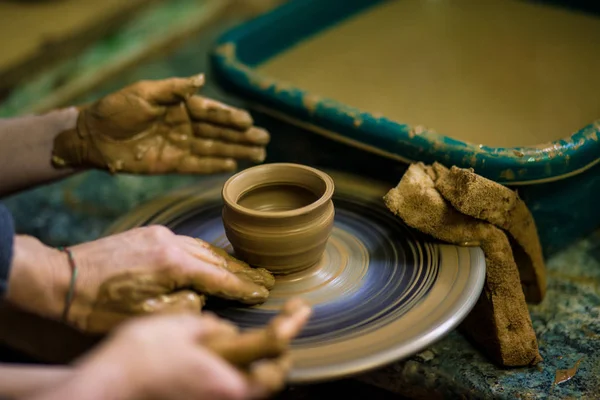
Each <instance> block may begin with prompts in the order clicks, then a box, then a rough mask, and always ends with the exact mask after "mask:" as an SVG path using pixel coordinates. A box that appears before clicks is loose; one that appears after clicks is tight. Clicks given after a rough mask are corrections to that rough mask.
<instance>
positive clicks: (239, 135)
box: [192, 122, 271, 146]
mask: <svg viewBox="0 0 600 400" xmlns="http://www.w3.org/2000/svg"><path fill="white" fill-rule="evenodd" d="M192 126H193V128H194V135H196V136H197V137H201V138H205V139H218V140H222V141H224V142H229V143H242V144H253V145H256V146H266V145H267V144H269V142H270V141H271V135H269V132H267V131H266V130H264V129H262V128H257V127H255V126H253V127H251V128H249V129H246V130H243V131H239V130H234V129H229V128H225V127H222V126H218V125H214V124H209V123H206V122H198V123H195V124H193V125H192Z"/></svg>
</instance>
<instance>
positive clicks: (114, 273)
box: [7, 226, 274, 333]
mask: <svg viewBox="0 0 600 400" xmlns="http://www.w3.org/2000/svg"><path fill="white" fill-rule="evenodd" d="M71 251H72V254H73V257H74V260H75V263H76V265H77V267H78V274H77V276H76V280H75V286H74V288H75V291H74V296H73V301H72V303H71V306H70V309H69V313H68V315H67V321H66V322H67V323H69V324H71V325H73V326H75V327H77V328H79V329H81V330H84V331H88V332H93V333H104V332H107V331H109V330H110V329H112V328H113V327H114V326H116V325H117V324H119V323H120V322H121V321H123V320H124V319H126V318H128V317H131V316H133V315H139V314H148V313H166V312H173V311H179V310H191V311H195V312H199V311H200V310H201V308H202V306H203V305H204V302H205V298H204V295H208V296H218V297H221V298H225V299H229V300H235V301H240V302H243V303H245V304H257V303H261V302H263V301H265V300H266V299H267V297H268V295H269V290H268V289H270V288H272V287H273V284H274V278H273V276H272V275H271V274H270V273H269V272H267V271H266V270H264V269H253V268H251V267H249V266H248V265H247V264H244V263H242V262H240V261H237V260H235V259H234V258H233V257H230V256H228V255H226V254H223V253H222V252H221V251H219V250H218V249H215V248H213V247H212V246H210V245H208V244H207V243H205V242H203V241H200V240H197V239H193V238H190V237H187V236H180V235H175V234H174V233H172V232H171V231H170V230H168V229H167V228H165V227H161V226H151V227H144V228H137V229H133V230H130V231H127V232H124V233H121V234H118V235H114V236H109V237H106V238H102V239H100V240H96V241H92V242H88V243H84V244H81V245H77V246H74V247H72V248H71ZM70 281H71V271H70V268H69V263H68V258H67V256H66V254H65V253H62V252H59V251H58V250H55V249H50V248H48V247H46V246H44V245H43V244H41V243H40V242H39V241H37V240H36V239H33V238H29V237H17V238H16V242H15V256H14V261H13V266H12V268H11V276H10V279H9V287H8V291H7V299H8V300H9V301H12V302H13V303H14V304H15V305H17V306H19V307H21V308H23V309H26V310H28V311H30V312H33V313H37V314H40V315H43V316H46V317H50V318H60V317H61V313H62V311H63V309H64V307H65V299H66V295H67V293H68V288H69V284H70Z"/></svg>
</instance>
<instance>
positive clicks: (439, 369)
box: [6, 21, 600, 399]
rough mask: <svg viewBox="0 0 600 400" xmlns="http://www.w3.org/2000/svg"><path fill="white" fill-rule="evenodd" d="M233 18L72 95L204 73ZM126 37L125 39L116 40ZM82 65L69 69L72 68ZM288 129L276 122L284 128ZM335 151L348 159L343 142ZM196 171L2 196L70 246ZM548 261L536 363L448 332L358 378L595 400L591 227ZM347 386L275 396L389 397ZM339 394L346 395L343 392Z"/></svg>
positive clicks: (284, 145)
mask: <svg viewBox="0 0 600 400" xmlns="http://www.w3.org/2000/svg"><path fill="white" fill-rule="evenodd" d="M233 22H235V21H228V22H226V23H224V26H221V27H220V28H219V30H215V31H211V32H209V33H207V34H205V35H204V36H203V37H201V38H197V39H194V40H191V41H189V42H188V43H187V44H185V45H182V47H180V48H179V49H178V50H177V51H175V52H174V53H172V54H170V55H168V56H165V57H162V58H160V59H159V60H156V61H153V62H147V63H145V64H142V65H140V66H139V67H138V68H136V69H134V70H132V71H131V72H130V73H128V74H122V75H121V76H119V77H118V79H115V80H113V81H111V82H109V83H107V84H106V85H105V86H104V87H103V88H101V90H99V91H98V92H96V93H92V94H90V95H89V96H87V97H86V98H84V99H80V100H81V101H87V100H90V99H93V98H95V97H98V96H100V95H102V94H104V93H107V92H109V91H111V90H114V89H116V88H119V87H120V86H122V85H124V84H127V83H130V82H133V81H135V80H138V79H148V78H162V77H167V76H171V75H183V76H185V75H191V74H193V73H197V72H198V71H206V70H207V60H206V53H207V51H208V47H209V45H210V43H212V41H213V40H214V38H215V37H216V36H217V35H218V34H219V32H220V31H221V29H224V28H225V27H226V26H227V25H230V24H231V23H233ZM136 40H139V37H138V38H136ZM131 45H132V43H123V44H122V46H131ZM72 68H74V69H76V68H77V66H76V65H73V66H72ZM84 72H85V71H77V74H81V73H84ZM209 79H210V75H209ZM204 93H205V94H207V95H210V96H213V97H218V98H222V99H227V98H226V97H225V96H224V94H223V93H221V91H219V90H218V89H217V88H215V87H213V86H210V85H209V86H208V87H207V88H206V90H205V91H204ZM39 95H40V96H44V95H45V93H44V92H40V93H39ZM229 100H230V99H229ZM288 133H289V131H287V130H286V131H285V134H286V135H288ZM282 134H283V133H282ZM289 135H290V136H286V137H285V140H276V141H274V144H273V146H272V147H271V148H270V153H271V154H274V155H276V158H279V159H281V158H286V157H290V158H289V159H291V160H293V161H302V160H313V159H312V158H311V157H314V153H315V152H314V149H315V148H316V149H319V150H320V151H323V155H322V157H321V159H322V160H323V162H324V163H326V164H332V163H333V164H335V163H336V159H335V158H336V157H333V155H332V152H331V151H329V152H327V150H328V149H330V148H331V146H330V145H327V143H326V142H324V141H323V139H320V138H318V137H316V136H310V135H308V136H307V135H304V136H302V135H299V136H294V135H292V134H291V133H289ZM290 149H291V150H290ZM311 149H312V150H313V151H312V152H311ZM292 150H293V151H292ZM338 150H339V149H338ZM299 152H301V153H302V154H304V153H306V154H307V155H306V156H297V155H294V156H293V158H292V156H288V155H286V154H287V153H293V154H300V153H299ZM309 153H310V156H309ZM337 154H344V155H345V156H347V157H354V155H353V154H354V153H353V152H352V151H350V150H344V152H338V153H337ZM303 157H304V158H303ZM356 157H361V156H360V155H358V154H357V155H356ZM317 161H319V160H317ZM350 161H352V160H350ZM353 164H355V165H359V166H360V167H361V168H362V169H363V172H364V170H365V169H369V170H371V171H374V170H376V169H377V168H375V166H377V165H378V164H377V162H375V161H373V162H372V163H370V164H367V163H366V162H363V161H354V162H353ZM384 164H385V163H384ZM397 170H399V168H397ZM378 171H379V173H381V171H386V174H387V175H385V176H384V178H385V179H387V180H388V181H389V182H390V185H392V184H394V183H395V182H397V181H398V180H399V178H400V175H399V172H398V171H395V172H394V170H393V169H392V168H391V167H390V166H387V167H386V168H383V169H381V168H379V169H378ZM199 179H202V178H198V177H134V176H118V177H111V176H109V175H108V174H105V173H102V172H90V173H86V174H82V175H79V176H75V177H73V178H70V179H67V180H65V181H63V182H59V183H56V184H53V185H49V186H47V187H43V188H39V189H36V190H33V191H30V192H26V193H23V194H20V195H18V196H16V197H13V198H11V199H7V201H6V202H7V205H8V206H9V208H10V209H11V210H12V211H13V212H14V214H15V218H16V220H17V225H18V229H19V230H20V231H21V232H22V233H28V234H32V235H36V236H37V237H39V238H40V239H42V240H43V241H45V242H46V243H48V244H51V245H63V244H73V243H77V242H81V241H86V240H92V239H94V238H96V237H98V236H99V235H101V233H102V232H103V231H104V230H105V229H106V228H107V227H108V225H109V224H110V223H111V222H112V221H114V220H115V219H116V218H118V217H119V216H121V215H123V214H124V213H126V212H127V211H129V210H131V209H132V208H133V207H135V206H137V205H138V204H140V203H141V202H143V201H145V200H147V199H150V198H153V197H155V196H157V195H160V194H162V193H165V192H168V191H170V190H173V189H174V188H176V187H180V186H182V185H186V184H189V183H191V182H195V181H197V180H199ZM548 269H549V273H550V279H549V290H548V295H547V298H546V299H545V301H544V302H543V304H541V305H540V306H535V307H532V308H531V313H532V316H533V321H534V326H535V329H536V332H537V334H538V337H539V340H540V346H541V353H542V355H543V357H544V362H543V363H542V364H541V365H539V367H537V368H532V369H516V370H503V369H499V368H497V367H495V366H493V365H492V364H490V363H488V362H487V360H486V359H485V358H483V357H482V356H481V355H480V354H479V353H478V352H477V351H476V350H474V349H473V347H472V346H470V345H469V344H468V343H467V342H466V341H465V339H464V338H463V337H462V336H461V335H459V334H457V333H452V334H451V335H449V336H448V337H447V338H445V339H444V340H442V341H441V342H439V343H438V344H436V345H434V346H433V347H432V348H430V349H428V350H426V351H424V352H422V353H421V354H419V355H418V356H415V357H413V358H411V359H410V360H408V361H404V362H401V363H398V364H396V365H393V366H389V367H387V368H384V369H382V370H380V371H374V372H371V373H369V374H366V375H364V376H362V377H360V380H361V381H362V382H368V383H371V384H375V385H377V386H380V387H382V388H386V389H387V390H389V391H393V392H395V393H398V394H402V395H405V396H407V397H420V398H429V399H430V398H443V397H446V398H451V399H453V398H486V399H487V398H497V399H515V398H521V399H569V398H570V399H594V398H599V396H600V294H599V293H600V234H596V235H593V236H591V237H589V238H587V239H586V240H583V241H581V242H578V243H576V244H575V245H574V246H572V247H570V248H568V249H566V250H564V251H563V252H561V253H560V254H558V255H556V256H555V257H554V258H553V259H551V260H549V262H548ZM578 360H581V362H580V364H579V370H578V371H577V373H576V374H575V376H574V377H573V378H572V379H570V380H568V381H566V382H563V383H561V384H558V385H553V381H554V377H555V373H556V371H557V370H560V369H568V368H570V367H572V366H573V365H574V364H575V363H576V362H577V361H578ZM354 385H357V384H356V383H352V382H351V383H348V382H339V383H337V384H334V385H324V386H322V385H319V386H311V387H299V388H291V389H290V390H288V391H287V392H286V393H284V394H283V395H282V396H281V398H298V399H300V398H311V399H316V398H321V397H320V396H321V395H318V394H316V393H321V394H324V393H326V392H327V388H329V389H331V390H333V392H332V394H333V393H335V394H336V395H340V394H341V393H342V392H344V393H350V394H358V395H357V396H356V398H369V397H371V398H388V397H389V396H386V395H384V394H383V392H380V391H376V390H375V389H373V391H372V392H369V391H368V390H366V391H365V389H364V387H365V386H354ZM358 387H360V390H359V389H357V388H358ZM344 388H345V389H344ZM436 395H437V397H436ZM347 397H348V398H350V395H348V396H347ZM328 398H329V397H328ZM389 398H391V397H389Z"/></svg>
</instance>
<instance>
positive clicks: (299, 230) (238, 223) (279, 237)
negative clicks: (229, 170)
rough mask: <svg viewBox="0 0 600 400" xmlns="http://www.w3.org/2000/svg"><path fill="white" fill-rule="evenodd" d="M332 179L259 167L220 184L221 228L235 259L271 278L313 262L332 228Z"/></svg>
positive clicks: (285, 167)
mask: <svg viewBox="0 0 600 400" xmlns="http://www.w3.org/2000/svg"><path fill="white" fill-rule="evenodd" d="M333 192H334V183H333V179H332V178H331V177H330V176H329V175H327V174H326V173H324V172H322V171H319V170H317V169H315V168H311V167H307V166H304V165H299V164H286V163H276V164H263V165H259V166H256V167H252V168H248V169H246V170H244V171H241V172H239V173H237V174H236V175H234V176H232V177H231V178H230V179H229V180H228V181H227V182H225V185H224V186H223V192H222V196H223V201H224V203H225V205H224V207H223V225H224V227H225V234H226V235H227V238H228V239H229V241H230V242H231V245H232V246H233V249H234V251H235V255H236V257H237V258H240V259H242V260H244V261H246V262H247V263H248V264H250V265H252V266H254V267H263V268H266V269H268V270H269V271H271V272H272V273H274V274H289V273H294V272H298V271H301V270H303V269H305V268H308V267H310V266H312V265H314V264H315V263H317V262H318V261H319V260H320V258H321V257H322V255H323V252H324V251H325V246H326V244H327V240H328V239H329V235H330V233H331V230H332V228H333V218H334V214H335V210H334V206H333V202H332V200H331V198H332V196H333Z"/></svg>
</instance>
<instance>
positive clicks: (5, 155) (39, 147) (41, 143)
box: [0, 107, 79, 197]
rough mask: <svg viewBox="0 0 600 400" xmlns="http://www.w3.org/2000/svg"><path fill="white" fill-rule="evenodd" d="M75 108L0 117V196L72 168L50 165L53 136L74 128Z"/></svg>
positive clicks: (66, 172) (52, 179)
mask: <svg viewBox="0 0 600 400" xmlns="http://www.w3.org/2000/svg"><path fill="white" fill-rule="evenodd" d="M78 115H79V111H78V110H77V108H75V107H72V108H67V109H63V110H57V111H53V112H50V113H48V114H45V115H40V116H26V117H18V118H10V119H4V120H0V197H2V196H5V195H8V194H12V193H15V192H18V191H20V190H24V189H27V188H30V187H32V186H36V185H40V184H44V183H47V182H52V181H54V180H57V179H60V178H63V177H66V176H68V175H70V174H72V173H74V172H75V171H74V170H72V169H63V168H61V169H57V168H55V167H54V166H53V165H52V148H53V143H54V138H55V137H56V136H57V135H58V134H59V133H61V132H64V131H67V130H71V129H75V128H76V124H77V116H78Z"/></svg>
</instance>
